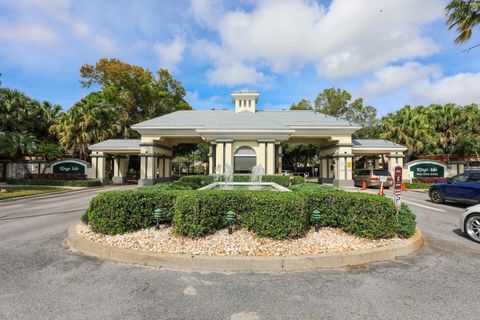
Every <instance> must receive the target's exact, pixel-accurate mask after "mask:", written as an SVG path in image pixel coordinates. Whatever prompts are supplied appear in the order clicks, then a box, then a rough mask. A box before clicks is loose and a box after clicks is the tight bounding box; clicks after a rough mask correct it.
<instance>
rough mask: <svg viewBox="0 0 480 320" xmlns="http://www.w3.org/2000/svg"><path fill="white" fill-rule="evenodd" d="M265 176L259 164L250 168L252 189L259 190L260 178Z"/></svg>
mask: <svg viewBox="0 0 480 320" xmlns="http://www.w3.org/2000/svg"><path fill="white" fill-rule="evenodd" d="M264 175H265V169H264V168H263V167H262V165H261V164H259V165H256V166H254V167H253V168H252V175H251V176H250V182H252V184H253V188H255V189H260V186H261V185H262V177H263V176H264Z"/></svg>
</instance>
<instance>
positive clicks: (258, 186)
mask: <svg viewBox="0 0 480 320" xmlns="http://www.w3.org/2000/svg"><path fill="white" fill-rule="evenodd" d="M197 190H254V191H277V192H290V190H289V189H287V188H285V187H284V186H281V185H279V184H278V183H274V182H261V183H252V182H230V183H226V182H213V183H210V184H209V185H206V186H204V187H201V188H200V189H197Z"/></svg>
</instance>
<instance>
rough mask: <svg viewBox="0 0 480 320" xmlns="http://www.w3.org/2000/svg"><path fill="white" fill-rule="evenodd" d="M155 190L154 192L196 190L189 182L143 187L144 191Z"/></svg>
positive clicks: (164, 183) (163, 183)
mask: <svg viewBox="0 0 480 320" xmlns="http://www.w3.org/2000/svg"><path fill="white" fill-rule="evenodd" d="M147 188H148V189H155V190H195V189H198V187H197V185H196V184H194V183H190V182H181V181H174V182H162V183H158V184H155V185H153V186H150V187H144V189H147Z"/></svg>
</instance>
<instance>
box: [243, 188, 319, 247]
mask: <svg viewBox="0 0 480 320" xmlns="http://www.w3.org/2000/svg"><path fill="white" fill-rule="evenodd" d="M253 195H254V201H253V203H252V207H251V209H250V210H249V211H248V212H243V213H242V222H243V225H244V226H245V227H246V228H247V229H249V230H252V231H254V232H255V233H256V234H257V235H258V236H260V237H269V238H273V239H277V240H281V239H288V238H298V237H302V236H304V235H305V232H306V231H307V230H308V228H309V227H310V215H311V212H310V211H309V210H308V209H307V208H306V205H307V201H306V199H307V198H306V196H305V195H304V194H302V193H294V192H261V193H258V194H255V193H254V194H253Z"/></svg>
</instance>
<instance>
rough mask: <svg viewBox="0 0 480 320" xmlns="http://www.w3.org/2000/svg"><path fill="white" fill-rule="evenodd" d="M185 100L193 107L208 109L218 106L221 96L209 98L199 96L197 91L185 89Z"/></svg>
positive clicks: (219, 105)
mask: <svg viewBox="0 0 480 320" xmlns="http://www.w3.org/2000/svg"><path fill="white" fill-rule="evenodd" d="M185 100H186V101H187V102H188V103H189V104H190V105H191V106H192V108H193V109H197V110H198V109H210V108H219V107H222V105H221V102H222V101H221V98H220V97H219V96H217V95H214V96H211V97H209V98H203V97H200V94H199V93H198V91H187V94H186V95H185Z"/></svg>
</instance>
